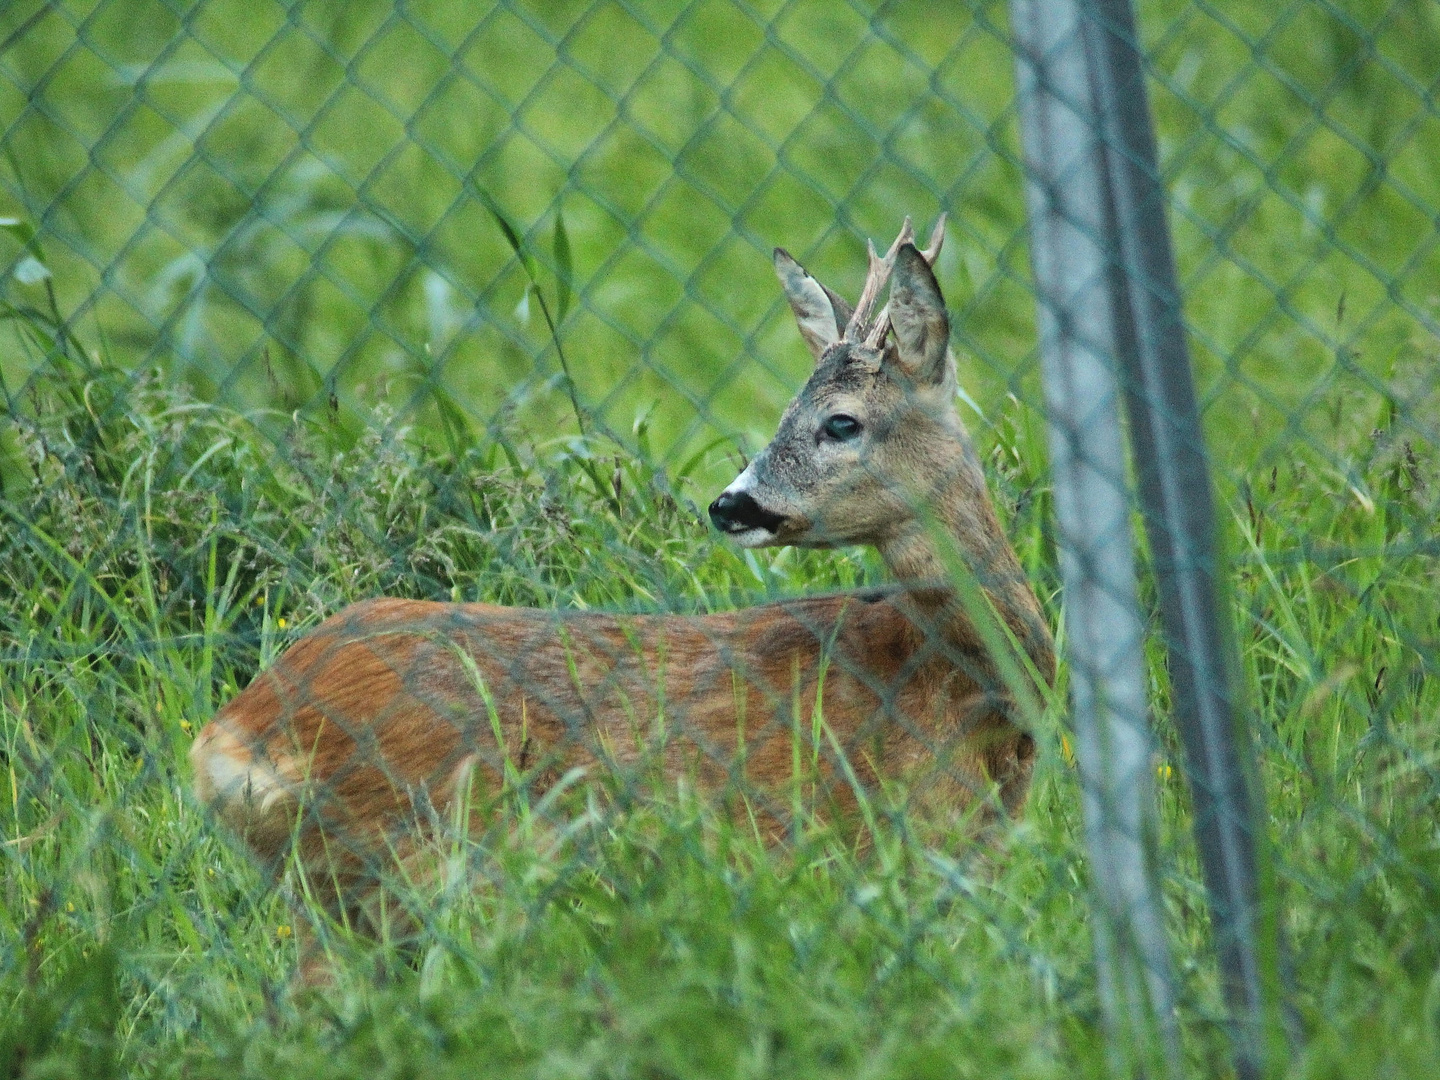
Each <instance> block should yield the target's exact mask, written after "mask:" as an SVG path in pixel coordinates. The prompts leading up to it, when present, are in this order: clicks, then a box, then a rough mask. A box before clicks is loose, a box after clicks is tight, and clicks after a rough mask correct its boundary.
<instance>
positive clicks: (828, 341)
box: [775, 248, 850, 360]
mask: <svg viewBox="0 0 1440 1080" xmlns="http://www.w3.org/2000/svg"><path fill="white" fill-rule="evenodd" d="M775 273H776V274H778V275H779V277H780V287H781V288H783V289H784V290H785V299H786V300H789V301H790V310H792V311H793V312H795V321H796V323H798V324H799V326H800V336H801V337H803V338H804V339H805V344H806V345H808V346H809V347H810V352H811V354H812V355H813V356H814V357H815V359H816V360H819V359H820V357H821V355H822V354H823V353H824V352H825V350H826V349H828V348H829V347H830V346H831V345H834V344H835V342H837V341H839V340H840V333H841V331H842V330H843V329H844V327H845V323H846V322H847V321H848V320H849V318H850V305H849V304H847V303H845V301H844V300H841V299H840V297H838V296H836V295H835V294H834V293H833V292H831V291H830V290H829V289H827V288H826V287H825V286H824V285H821V284H820V282H818V281H816V280H815V279H814V278H813V277H811V276H810V275H809V274H808V273H806V272H805V268H804V267H803V266H801V265H800V264H799V263H798V262H796V261H795V260H794V259H792V258H791V257H790V253H789V252H788V251H786V250H785V249H784V248H776V249H775Z"/></svg>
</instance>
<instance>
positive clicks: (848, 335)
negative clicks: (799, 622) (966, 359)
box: [710, 215, 984, 550]
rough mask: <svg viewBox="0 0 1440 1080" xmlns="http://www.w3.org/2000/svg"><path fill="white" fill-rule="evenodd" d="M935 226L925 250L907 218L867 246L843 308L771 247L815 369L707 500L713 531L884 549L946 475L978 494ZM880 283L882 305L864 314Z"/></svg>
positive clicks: (745, 540) (916, 518)
mask: <svg viewBox="0 0 1440 1080" xmlns="http://www.w3.org/2000/svg"><path fill="white" fill-rule="evenodd" d="M944 228H945V219H944V216H943V215H942V217H941V218H940V221H939V222H938V223H937V224H936V226H935V231H934V233H933V234H932V235H931V238H930V244H929V246H928V247H927V249H926V250H925V251H923V252H922V251H920V250H918V249H917V248H916V247H915V245H914V243H913V242H912V241H913V236H914V234H913V232H912V231H911V226H910V219H909V218H906V219H905V225H904V227H903V228H902V229H901V231H900V235H899V236H898V237H897V238H896V240H895V243H894V244H892V245H891V246H890V249H889V251H888V252H887V253H886V254H885V256H884V257H883V258H881V257H880V256H878V255H876V253H875V249H874V246H873V245H872V246H871V247H870V268H869V272H868V273H867V275H866V278H865V284H864V286H863V288H862V289H861V292H860V298H859V300H858V301H857V302H856V304H855V307H854V309H853V310H852V309H850V307H849V306H848V305H847V304H846V303H845V302H844V301H843V300H842V299H840V297H838V296H837V295H836V294H835V293H834V292H832V291H831V290H829V289H827V288H826V287H825V286H823V285H821V284H820V283H819V282H818V281H816V280H815V279H814V278H813V277H811V276H810V275H809V274H808V273H806V272H805V270H804V268H803V267H801V266H800V264H799V263H797V262H796V261H795V260H794V259H792V258H791V257H790V255H789V254H788V253H787V252H785V251H784V250H780V249H777V250H776V252H775V269H776V272H777V273H778V274H779V276H780V283H781V285H782V287H783V288H784V290H785V296H786V298H787V299H788V300H789V301H790V306H791V308H792V309H793V310H794V312H795V318H796V321H797V322H798V323H799V326H800V333H801V336H802V337H803V338H804V339H805V342H806V344H807V345H808V346H809V347H810V351H811V352H812V353H813V354H814V356H815V360H816V364H815V370H814V372H813V373H812V374H811V376H810V378H809V380H808V381H807V382H806V384H805V386H804V388H803V389H802V390H801V391H800V393H799V394H797V395H796V397H795V399H794V400H793V401H792V402H791V403H790V405H789V406H788V407H787V408H786V410H785V413H784V415H783V416H782V417H781V420H780V427H779V430H778V431H777V432H776V434H775V437H774V439H772V440H771V442H770V444H769V445H768V446H766V447H765V449H764V450H762V451H761V452H760V454H759V455H757V456H756V458H755V459H754V460H753V461H752V462H750V464H749V465H748V466H747V467H746V469H745V471H744V472H742V473H741V474H740V475H739V477H737V478H736V480H735V481H734V482H733V483H732V484H731V485H730V486H729V487H727V488H726V489H725V490H724V491H723V492H721V493H720V496H719V498H717V499H716V500H715V501H714V502H713V503H711V504H710V519H711V521H713V522H714V524H715V527H716V528H718V529H719V530H720V531H722V532H724V533H727V534H729V535H730V536H731V537H732V538H734V539H735V540H736V542H738V543H740V544H742V545H744V546H745V547H766V546H770V545H777V544H794V545H797V546H801V547H836V546H840V545H846V544H875V545H877V546H879V547H881V548H882V550H883V549H885V548H886V547H888V546H890V545H891V544H892V543H893V542H895V541H898V540H901V539H903V537H904V536H905V535H906V533H907V532H913V531H915V530H917V529H919V528H921V527H922V521H921V519H922V517H923V516H924V515H925V514H926V513H927V512H928V509H927V508H929V507H932V506H934V504H935V502H936V499H937V496H938V494H939V493H940V492H941V491H942V490H948V489H949V488H951V487H953V485H954V483H955V480H956V478H957V473H960V474H964V477H965V478H966V479H967V480H968V481H969V483H971V484H978V485H979V490H980V492H982V493H983V491H984V481H983V478H981V476H980V474H979V468H978V464H977V463H976V462H975V460H974V454H973V452H972V451H971V449H970V442H969V438H968V436H967V434H966V432H965V428H964V425H963V424H962V423H961V421H960V417H959V414H958V413H957V411H956V408H955V397H956V383H955V370H954V368H955V365H954V360H953V357H952V356H951V354H950V348H949V333H950V321H949V317H948V316H947V315H946V313H945V300H944V298H943V297H942V296H941V294H940V286H939V285H938V284H937V283H936V281H935V275H934V273H933V271H932V270H931V266H932V264H933V263H934V261H935V259H936V257H937V256H938V255H939V253H940V245H941V242H942V240H943V238H944ZM887 282H888V283H889V285H890V300H889V303H888V304H887V305H886V306H885V307H884V308H882V309H881V310H880V312H879V314H878V315H873V316H872V312H873V310H874V306H875V304H876V301H877V300H878V299H879V297H880V293H881V290H882V289H883V288H884V287H885V285H886V283H887ZM937 509H938V507H937ZM941 512H942V514H944V513H945V511H943V510H942V511H941ZM946 516H948V515H946Z"/></svg>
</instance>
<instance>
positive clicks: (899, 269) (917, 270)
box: [890, 244, 950, 382]
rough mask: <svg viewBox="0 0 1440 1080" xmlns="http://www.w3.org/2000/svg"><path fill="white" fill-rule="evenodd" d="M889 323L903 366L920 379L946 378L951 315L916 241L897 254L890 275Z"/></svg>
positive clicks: (915, 377)
mask: <svg viewBox="0 0 1440 1080" xmlns="http://www.w3.org/2000/svg"><path fill="white" fill-rule="evenodd" d="M890 326H891V328H892V329H893V330H894V332H895V345H896V352H897V354H898V356H899V359H900V366H901V367H903V368H904V369H905V371H906V373H907V374H908V375H909V376H910V377H911V378H912V379H915V380H917V381H920V382H940V381H941V380H942V379H944V378H945V357H946V355H947V354H948V352H949V350H950V317H949V316H948V315H946V314H945V297H943V296H942V295H940V285H939V283H938V282H936V280H935V274H934V273H933V272H932V271H931V269H930V264H929V263H927V262H926V261H925V257H924V256H923V255H921V254H920V252H919V251H917V250H916V248H915V245H914V244H906V245H905V246H904V247H902V248H901V249H900V250H899V252H898V253H897V254H896V256H895V269H894V270H893V271H892V272H891V274H890Z"/></svg>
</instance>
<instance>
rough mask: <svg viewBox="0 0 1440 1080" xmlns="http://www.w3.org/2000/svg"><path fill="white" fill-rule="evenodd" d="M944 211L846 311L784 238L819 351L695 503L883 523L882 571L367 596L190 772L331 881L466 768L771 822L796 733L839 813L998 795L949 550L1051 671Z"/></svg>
mask: <svg viewBox="0 0 1440 1080" xmlns="http://www.w3.org/2000/svg"><path fill="white" fill-rule="evenodd" d="M942 227H943V220H942V223H941V226H937V229H936V236H935V237H934V238H933V239H932V244H931V250H930V251H927V252H925V253H921V252H919V251H917V250H916V248H915V247H914V246H913V245H911V244H910V243H909V239H910V234H909V222H908V220H907V222H906V228H905V230H904V231H902V234H901V237H900V239H898V240H897V241H896V243H895V245H894V246H893V247H892V248H891V249H890V252H889V254H888V255H887V256H886V258H885V259H879V258H878V257H876V256H875V255H874V253H873V251H872V255H871V261H872V265H871V273H870V275H869V277H868V278H867V281H866V286H865V290H864V291H863V292H862V295H861V300H860V302H859V303H858V304H857V305H856V308H855V309H854V310H853V311H852V310H851V309H850V308H849V307H848V305H846V304H845V303H844V301H842V300H840V299H839V298H838V297H837V296H835V295H834V294H833V293H831V292H830V291H829V290H827V289H825V288H824V287H823V286H820V285H819V284H818V283H817V282H815V281H814V279H813V278H810V277H809V275H808V274H806V273H805V272H804V271H803V270H802V269H801V268H800V267H799V266H798V264H796V263H794V261H793V260H791V259H790V258H789V256H788V255H786V254H785V253H784V252H778V251H777V253H776V265H777V269H778V271H779V274H780V278H781V281H782V284H783V286H784V287H785V290H786V294H787V297H788V298H789V300H790V303H791V306H792V307H793V308H794V310H795V313H796V316H797V319H798V321H799V324H800V328H801V332H802V335H803V336H804V337H805V339H806V341H807V343H808V344H809V345H810V347H811V350H812V352H814V353H815V355H816V357H817V367H816V370H815V373H814V374H813V375H812V377H811V379H810V381H809V382H808V383H807V385H806V387H805V389H804V390H802V391H801V393H800V395H799V396H797V398H796V399H795V401H794V402H792V403H791V405H790V407H789V408H788V409H787V411H786V414H785V416H784V418H782V421H781V424H780V430H779V432H778V433H777V435H776V437H775V440H774V441H773V442H772V443H771V444H770V445H769V446H768V447H766V449H765V450H764V451H762V452H761V454H760V455H759V456H757V457H756V459H755V460H754V461H753V462H751V464H750V465H749V466H748V467H747V468H746V469H745V471H744V472H743V473H742V474H741V476H740V477H739V478H738V479H737V480H736V481H735V482H734V483H733V484H731V486H730V487H729V488H727V489H726V490H725V492H723V493H722V494H721V496H720V497H719V498H718V499H717V500H716V501H715V503H714V504H712V506H711V508H710V516H711V518H712V520H713V521H714V523H715V525H716V526H717V527H718V528H720V529H721V530H722V531H724V532H726V533H729V534H731V535H732V536H733V537H734V538H735V539H736V540H737V541H738V542H740V543H742V544H745V545H748V546H763V545H768V544H799V545H807V546H822V547H828V546H836V545H839V544H852V543H869V544H873V545H875V546H876V547H878V548H879V550H880V552H881V554H882V556H883V557H884V559H885V561H886V562H887V564H888V565H889V567H890V569H891V571H892V572H893V573H894V575H895V576H896V577H897V578H898V579H899V583H898V584H896V585H893V586H887V587H884V588H881V589H874V590H867V591H862V592H856V593H847V594H840V595H829V596H816V597H806V598H800V599H794V600H784V601H780V602H776V603H768V604H762V605H758V606H755V607H751V608H747V609H744V610H740V611H736V612H732V613H726V614H714V615H701V616H679V615H609V614H596V613H583V612H574V613H566V612H557V611H545V610H536V609H517V608H504V607H497V606H493V605H488V604H460V603H451V604H442V603H430V602H422V601H409V600H394V599H378V600H370V601H365V602H363V603H360V604H356V605H354V606H352V607H350V608H347V609H346V610H344V611H342V612H340V613H339V614H337V615H335V616H334V617H332V618H330V619H329V620H327V621H326V622H325V623H323V624H322V625H321V626H320V627H318V628H317V629H315V630H314V631H312V632H311V633H310V634H308V635H307V636H306V637H304V638H303V639H301V640H300V641H299V642H297V643H296V644H295V645H293V646H291V648H290V649H288V650H287V651H286V652H285V653H284V654H283V655H282V656H281V657H280V658H279V659H278V660H277V661H276V662H275V663H274V664H273V665H272V666H271V667H270V668H269V669H267V670H266V671H265V672H263V673H262V674H260V675H259V676H258V677H257V678H256V679H255V681H254V682H253V683H252V684H251V685H250V686H249V687H248V688H247V689H246V690H245V691H244V692H242V693H241V694H240V695H239V696H237V697H236V698H235V699H234V700H232V701H231V702H230V703H229V704H227V705H226V706H225V707H224V708H222V709H221V710H220V711H219V713H218V714H217V715H216V716H215V718H214V719H213V720H212V721H211V722H210V723H209V724H208V725H207V726H206V727H205V728H204V729H203V730H202V731H201V733H200V735H199V736H198V738H197V739H196V741H195V744H194V747H193V749H192V751H191V759H192V762H193V764H194V769H195V786H196V791H197V794H198V795H199V797H200V799H201V800H202V801H203V802H205V803H207V804H209V805H210V806H212V807H213V808H214V809H215V811H216V812H217V814H218V816H219V817H220V818H221V819H222V820H224V821H226V822H227V823H229V824H230V825H231V826H232V827H234V828H235V829H236V830H237V831H238V832H240V833H241V834H242V835H243V836H244V837H245V839H246V840H247V842H248V844H249V845H250V846H251V847H252V848H253V849H254V850H255V852H256V853H257V854H258V855H260V856H261V857H262V859H265V860H267V861H269V862H271V863H272V864H274V865H279V863H280V862H281V860H282V859H283V857H284V856H285V855H286V853H287V852H288V851H289V850H290V849H291V845H292V844H294V845H295V850H296V852H297V854H298V857H299V860H300V863H301V865H302V866H303V867H304V868H306V869H307V870H311V871H314V873H315V875H316V877H317V878H319V879H323V880H327V881H333V882H334V883H335V885H336V892H337V894H338V903H339V904H340V905H341V906H344V905H347V904H350V903H351V902H353V901H354V900H356V899H357V898H358V897H360V896H361V895H362V894H363V893H364V891H365V888H366V880H367V877H369V876H371V875H373V873H374V871H375V865H376V863H377V861H378V862H384V861H385V860H386V859H393V858H395V857H400V858H402V859H403V858H404V856H405V854H406V852H408V851H410V850H413V848H414V846H415V845H416V844H417V842H418V841H420V840H421V839H422V838H423V837H424V836H425V835H426V834H427V832H429V831H432V825H433V823H434V822H435V821H437V820H440V821H443V820H447V819H448V816H449V814H450V811H451V808H452V807H453V805H454V804H455V801H456V800H457V799H458V798H460V797H462V796H463V795H466V794H467V793H474V792H475V791H479V792H481V793H482V796H483V795H484V794H485V793H488V794H490V795H494V794H495V793H497V792H499V791H500V790H502V788H503V787H504V786H505V785H506V784H507V782H513V781H514V780H515V779H517V778H518V779H520V780H522V781H523V783H524V784H525V785H526V787H527V788H528V790H529V791H530V792H531V793H532V794H534V795H542V794H543V793H544V792H546V791H547V790H549V789H551V788H553V787H554V786H555V785H557V784H559V783H560V782H561V781H562V778H565V777H567V776H568V777H572V778H573V777H575V776H577V775H579V774H577V773H575V772H574V770H576V769H581V770H584V771H585V772H586V773H588V774H592V775H593V773H594V772H595V771H596V770H607V771H614V770H620V771H621V772H624V771H625V770H633V771H635V773H636V774H637V775H638V774H639V773H640V772H641V771H644V770H649V772H648V775H651V776H654V775H657V774H658V775H659V776H661V777H663V778H664V779H665V780H667V781H671V782H689V783H693V784H694V785H696V786H697V787H699V788H700V789H702V790H704V791H708V792H711V793H715V794H716V795H719V796H722V797H723V796H724V795H725V794H727V793H733V794H735V795H738V796H741V797H743V798H744V799H745V800H746V802H747V804H748V805H749V806H750V809H751V814H752V816H753V817H754V818H755V820H757V821H759V822H762V823H763V827H764V828H766V829H767V830H768V831H770V832H772V833H775V834H783V831H784V828H785V813H784V807H786V806H787V805H788V802H787V796H786V794H785V792H786V791H787V785H791V784H793V783H794V782H795V781H796V775H795V774H796V761H797V747H798V746H800V745H802V744H803V746H804V748H805V750H806V752H807V753H808V754H811V755H812V760H813V775H812V776H811V781H812V782H813V783H815V785H816V786H817V788H818V790H819V791H820V792H821V795H820V797H819V798H818V799H817V801H816V804H815V809H816V810H817V812H819V813H821V814H822V815H825V816H833V817H836V818H845V817H847V816H853V811H854V809H855V805H856V802H857V799H858V798H859V797H860V794H859V793H861V792H865V791H867V790H868V791H877V790H879V789H881V788H882V787H884V786H885V785H887V784H890V783H894V784H896V785H898V786H899V787H901V788H903V789H904V790H905V791H906V792H908V795H909V797H910V798H911V800H912V801H913V803H914V804H915V805H917V806H919V807H920V808H921V809H922V810H923V812H924V813H925V814H926V815H927V817H930V818H932V819H935V820H937V821H941V822H948V821H952V820H954V821H958V820H959V819H960V818H961V817H962V816H964V815H966V814H967V813H969V812H970V811H972V810H974V809H975V808H976V807H977V805H979V806H987V805H988V806H990V807H993V808H996V809H1000V810H1003V811H1004V812H1007V813H1011V814H1013V813H1015V812H1016V811H1017V810H1018V809H1019V808H1020V806H1021V805H1022V804H1023V802H1024V798H1025V794H1026V791H1027V789H1028V785H1029V776H1030V769H1031V763H1032V758H1033V742H1032V741H1031V739H1030V736H1029V735H1027V734H1026V733H1025V732H1024V731H1023V730H1021V728H1020V727H1019V726H1017V725H1016V723H1015V717H1014V715H1013V712H1014V710H1013V703H1012V701H1011V699H1010V695H1009V693H1008V692H1007V690H1006V688H1005V685H1004V682H1003V680H1002V679H1001V678H1000V677H999V674H998V670H997V666H996V663H995V658H994V657H993V656H992V655H990V652H989V650H987V648H986V646H985V644H984V641H985V638H984V635H982V634H981V633H979V632H978V631H977V629H976V626H975V624H974V622H973V621H972V619H971V618H970V616H969V615H968V614H967V613H966V609H965V607H964V605H963V604H961V603H960V601H959V599H958V598H957V596H956V595H955V593H954V591H953V589H952V588H951V587H950V586H949V584H948V581H949V580H950V578H951V573H950V572H949V571H948V570H947V567H949V566H950V565H952V563H951V561H949V559H950V555H951V554H952V553H958V556H959V557H960V558H962V559H963V560H964V561H965V562H966V563H967V564H968V565H969V566H970V567H971V569H972V570H973V571H974V573H975V574H976V576H977V578H978V580H979V582H980V584H981V585H982V587H983V589H984V592H985V595H986V596H987V597H988V599H989V601H990V604H991V605H992V606H993V609H994V611H995V612H996V614H998V616H999V617H1000V620H1001V621H1002V622H1003V623H1004V624H1005V626H1006V627H1007V628H1008V630H1009V631H1010V633H1011V634H1012V635H1013V636H1014V638H1015V639H1016V640H1017V641H1018V642H1019V643H1020V644H1021V647H1022V648H1023V649H1024V650H1025V652H1026V653H1028V655H1029V658H1030V659H1031V661H1033V665H1034V668H1035V670H1036V671H1038V673H1039V675H1040V676H1041V677H1042V678H1043V679H1045V680H1047V681H1049V680H1050V679H1052V678H1053V672H1054V660H1053V651H1052V645H1051V639H1050V635H1049V631H1048V629H1047V627H1046V625H1045V621H1044V618H1043V616H1042V613H1041V610H1040V606H1039V604H1038V603H1037V601H1036V599H1035V596H1034V593H1033V592H1032V591H1031V589H1030V587H1029V585H1028V584H1027V583H1026V582H1025V579H1024V576H1023V574H1022V573H1021V570H1020V567H1019V563H1018V560H1017V559H1016V557H1015V554H1014V551H1013V549H1012V548H1011V546H1010V544H1009V543H1008V541H1007V540H1006V538H1005V536H1004V534H1003V531H1002V530H1001V527H1000V525H999V522H998V519H997V518H996V515H995V512H994V508H993V506H992V504H991V502H990V498H989V495H988V493H987V491H986V487H985V481H984V476H983V474H982V472H981V469H980V466H979V463H978V461H977V460H976V457H975V455H974V453H973V451H972V450H971V448H970V444H969V440H968V437H967V436H966V434H965V431H964V428H963V426H962V425H961V422H960V419H959V417H958V415H957V413H956V410H955V382H954V370H953V360H952V359H951V357H950V355H949V350H948V344H947V342H948V322H947V321H946V315H945V311H944V304H943V300H942V299H941V297H940V293H939V289H938V286H937V285H936V284H935V281H934V277H933V274H932V273H931V271H930V267H929V263H930V262H931V261H933V259H934V257H935V253H936V252H937V251H938V245H939V238H940V235H941V228H942ZM887 276H889V277H893V281H892V293H891V298H890V303H889V305H888V307H887V308H886V309H884V311H883V312H882V314H881V315H880V317H879V319H878V320H876V321H875V322H873V323H871V322H869V321H868V320H869V315H870V309H871V307H872V306H873V304H874V302H875V300H876V299H877V297H878V292H879V289H880V287H881V286H882V285H883V284H884V281H885V278H886V277H887ZM892 327H893V330H894V340H893V341H891V340H889V336H888V331H889V330H890V329H891V328H892ZM990 640H992V641H993V638H992V639H990ZM507 777H508V778H510V780H509V781H507ZM482 803H483V799H482Z"/></svg>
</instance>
